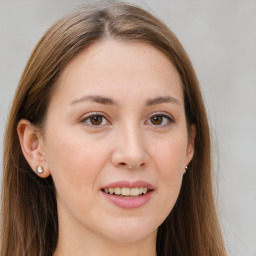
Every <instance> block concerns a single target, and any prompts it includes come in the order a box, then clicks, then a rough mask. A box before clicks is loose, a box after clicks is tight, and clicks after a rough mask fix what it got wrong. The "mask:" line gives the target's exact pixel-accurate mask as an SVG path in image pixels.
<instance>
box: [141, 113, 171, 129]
mask: <svg viewBox="0 0 256 256" xmlns="http://www.w3.org/2000/svg"><path fill="white" fill-rule="evenodd" d="M146 123H147V124H150V125H153V126H159V128H161V127H165V126H168V125H171V124H172V123H174V121H173V119H172V117H170V116H169V115H166V114H156V115H152V116H151V117H150V118H149V119H148V120H147V122H146Z"/></svg>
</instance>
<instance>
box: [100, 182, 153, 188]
mask: <svg viewBox="0 0 256 256" xmlns="http://www.w3.org/2000/svg"><path fill="white" fill-rule="evenodd" d="M141 187H143V188H147V189H148V190H154V189H155V188H154V186H153V185H152V184H150V183H148V182H146V181H143V180H137V181H127V180H121V181H116V182H113V183H110V184H108V185H106V186H104V187H103V188H102V189H107V188H141Z"/></svg>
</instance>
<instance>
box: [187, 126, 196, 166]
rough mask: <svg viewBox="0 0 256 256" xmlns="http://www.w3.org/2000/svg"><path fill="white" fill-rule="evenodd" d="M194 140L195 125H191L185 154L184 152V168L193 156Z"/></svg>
mask: <svg viewBox="0 0 256 256" xmlns="http://www.w3.org/2000/svg"><path fill="white" fill-rule="evenodd" d="M195 139H196V125H195V124H192V125H191V127H190V132H189V136H188V145H187V152H186V166H188V164H189V163H190V161H191V160H192V158H193V156H194V151H195V146H194V145H195Z"/></svg>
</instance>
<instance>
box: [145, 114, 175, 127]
mask: <svg viewBox="0 0 256 256" xmlns="http://www.w3.org/2000/svg"><path fill="white" fill-rule="evenodd" d="M153 116H162V117H165V118H167V119H168V121H169V123H168V124H166V125H154V124H151V125H152V126H154V127H156V128H162V127H166V126H168V125H171V124H173V123H175V120H174V118H173V116H172V115H171V114H169V113H167V112H165V111H164V112H153V113H150V114H149V116H148V117H147V119H146V122H147V121H148V120H149V119H150V118H152V117H153Z"/></svg>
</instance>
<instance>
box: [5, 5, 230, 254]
mask: <svg viewBox="0 0 256 256" xmlns="http://www.w3.org/2000/svg"><path fill="white" fill-rule="evenodd" d="M108 38H111V39H113V40H118V41H141V42H145V43H147V44H151V45H153V46H154V47H156V48H158V49H159V50H161V51H162V52H164V53H165V54H166V55H167V56H168V57H169V58H170V60H171V61H172V62H173V63H174V65H175V66H176V68H177V70H178V72H179V74H180V77H181V79H182V81H183V88H184V101H185V111H186V118H187V124H188V127H190V125H191V124H195V126H196V130H197V135H196V139H195V154H194V157H193V160H192V161H191V163H190V165H189V171H187V173H186V174H185V175H184V178H183V184H182V187H181V191H180V195H179V198H178V200H177V202H176V204H175V206H174V208H173V210H172V211H171V213H170V214H169V216H168V217H167V219H166V220H165V221H164V222H163V223H162V225H161V226H160V227H159V229H158V235H157V255H158V256H167V255H175V256H206V255H207V256H224V255H226V252H225V248H224V243H223V239H222V236H221V231H220V227H219V223H218V219H217V214H216V210H215V204H214V197H213V192H212V181H211V175H212V165H211V151H210V148H211V145H210V133H209V127H208V121H207V116H206V111H205V107H204V103H203V99H202V96H201V92H200V88H199V84H198V81H197V78H196V75H195V72H194V70H193V67H192V65H191V62H190V60H189V58H188V56H187V54H186V52H185V50H184V49H183V47H182V46H181V44H180V42H179V41H178V39H177V38H176V36H175V35H174V34H173V33H172V32H171V31H170V29H169V28H168V27H167V26H166V25H164V24H163V23H162V22H161V21H160V20H159V19H157V18H156V17H154V16H153V15H151V14H150V13H148V12H146V11H145V10H142V9H140V8H138V7H136V6H133V5H130V4H125V3H121V2H116V1H115V2H111V3H110V2H108V3H107V4H104V5H101V6H84V7H80V8H78V9H77V10H75V11H72V12H70V13H69V14H67V15H65V16H64V17H62V18H61V19H60V20H58V21H57V22H56V23H55V24H54V25H53V26H52V27H51V28H50V29H49V30H48V31H47V32H46V33H45V34H44V36H43V37H42V39H41V40H40V41H39V43H38V44H37V46H36V47H35V49H34V51H33V53H32V55H31V57H30V59H29V61H28V63H27V66H26V68H25V70H24V73H23V75H22V77H21V80H20V82H19V86H18V88H17V91H16V94H15V97H14V100H13V105H12V108H11V111H10V115H9V120H8V123H7V128H6V134H5V142H4V158H3V163H4V166H3V169H4V174H3V185H2V208H1V211H2V216H1V217H2V221H1V256H35V255H38V256H49V255H52V254H53V252H54V250H55V248H56V245H57V240H58V218H57V206H56V198H55V191H54V184H53V181H52V178H51V177H48V178H46V179H41V178H38V177H37V176H36V175H35V174H34V172H33V171H32V169H31V168H30V166H29V165H28V163H27V161H26V160H25V158H24V156H23V154H22V151H21V148H20V145H19V140H18V135H17V131H16V129H17V124H18V122H19V120H20V119H27V120H29V121H30V122H32V123H33V124H34V125H37V126H39V127H43V124H44V121H45V119H46V114H47V107H48V105H49V102H50V98H51V94H52V91H53V90H54V87H55V85H56V80H57V79H58V76H59V75H60V73H61V71H62V70H63V68H64V67H65V66H66V65H67V63H68V62H69V61H70V60H71V59H72V58H74V56H76V55H77V54H78V53H79V52H81V51H82V50H83V49H85V48H86V47H88V46H90V45H92V44H93V43H95V42H96V41H99V40H102V39H108Z"/></svg>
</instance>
